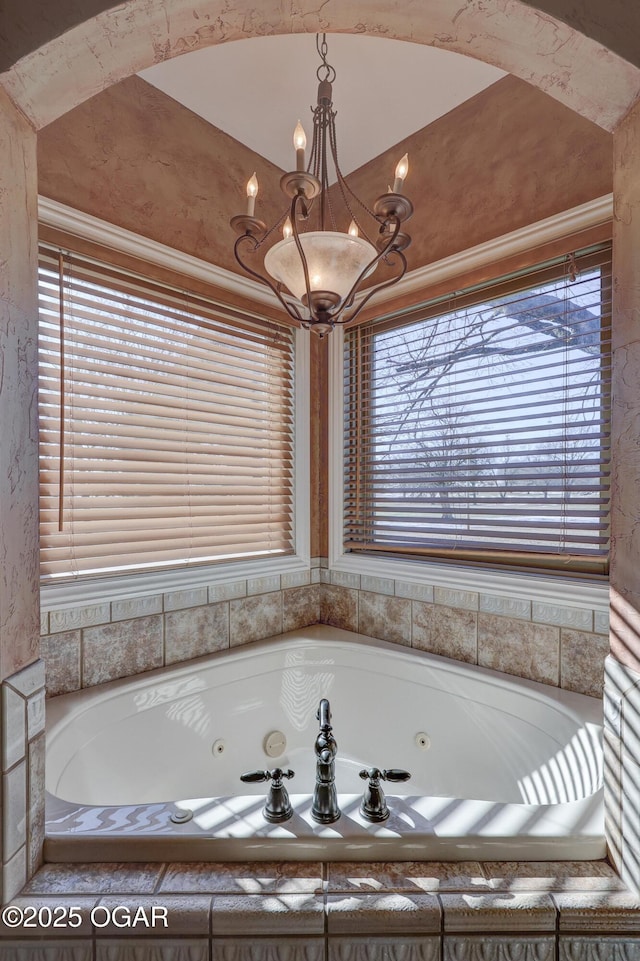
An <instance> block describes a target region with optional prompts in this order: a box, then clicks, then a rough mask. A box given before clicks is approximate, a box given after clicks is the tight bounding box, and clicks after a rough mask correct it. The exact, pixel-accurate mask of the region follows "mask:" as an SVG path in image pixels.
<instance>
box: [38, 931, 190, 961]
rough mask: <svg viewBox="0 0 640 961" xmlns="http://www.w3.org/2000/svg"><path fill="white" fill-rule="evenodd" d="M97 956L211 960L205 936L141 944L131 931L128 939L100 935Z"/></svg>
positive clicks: (100, 959) (101, 960)
mask: <svg viewBox="0 0 640 961" xmlns="http://www.w3.org/2000/svg"><path fill="white" fill-rule="evenodd" d="M95 957H96V961H209V945H208V942H207V940H206V939H204V938H166V939H165V938H163V939H162V940H161V939H160V938H157V937H156V938H149V940H146V939H145V941H144V942H143V943H141V942H140V940H139V939H138V938H132V937H131V934H130V935H129V938H126V939H125V938H122V939H112V938H104V939H103V938H98V939H97V940H96V955H95ZM55 961H58V959H55ZM64 961H66V959H64ZM73 961H75V959H73Z"/></svg>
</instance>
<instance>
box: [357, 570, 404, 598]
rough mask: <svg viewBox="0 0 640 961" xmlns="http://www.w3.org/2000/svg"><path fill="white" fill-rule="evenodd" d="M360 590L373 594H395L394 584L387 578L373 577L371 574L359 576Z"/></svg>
mask: <svg viewBox="0 0 640 961" xmlns="http://www.w3.org/2000/svg"><path fill="white" fill-rule="evenodd" d="M360 590H361V591H371V592H372V593H373V594H395V593H396V591H395V583H394V582H393V581H392V580H391V579H390V578H388V577H373V576H372V575H371V574H361V575H360Z"/></svg>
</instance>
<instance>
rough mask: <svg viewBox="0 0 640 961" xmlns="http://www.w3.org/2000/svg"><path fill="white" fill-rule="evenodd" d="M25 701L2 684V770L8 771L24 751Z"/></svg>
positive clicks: (21, 756) (22, 755)
mask: <svg viewBox="0 0 640 961" xmlns="http://www.w3.org/2000/svg"><path fill="white" fill-rule="evenodd" d="M26 724H27V702H26V701H25V699H24V698H23V697H22V695H21V694H18V693H17V692H16V691H14V690H13V688H11V687H9V686H8V685H7V684H3V685H2V770H3V771H8V770H9V768H10V767H13V765H14V764H17V762H18V761H19V760H21V758H23V757H24V753H25V741H26Z"/></svg>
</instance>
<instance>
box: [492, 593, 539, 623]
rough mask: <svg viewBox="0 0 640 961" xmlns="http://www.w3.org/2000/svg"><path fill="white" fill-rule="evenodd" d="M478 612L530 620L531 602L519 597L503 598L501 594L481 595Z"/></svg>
mask: <svg viewBox="0 0 640 961" xmlns="http://www.w3.org/2000/svg"><path fill="white" fill-rule="evenodd" d="M480 610H481V611H486V613H487V614H502V615H505V616H507V617H520V618H523V619H524V620H527V621H530V620H531V601H528V600H525V599H524V598H520V597H504V596H503V595H501V594H481V595H480Z"/></svg>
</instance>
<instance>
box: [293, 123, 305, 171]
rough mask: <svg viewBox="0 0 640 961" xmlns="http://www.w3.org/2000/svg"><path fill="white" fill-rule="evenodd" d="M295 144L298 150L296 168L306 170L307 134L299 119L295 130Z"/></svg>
mask: <svg viewBox="0 0 640 961" xmlns="http://www.w3.org/2000/svg"><path fill="white" fill-rule="evenodd" d="M293 146H294V147H295V150H296V170H304V150H305V147H306V146H307V135H306V133H305V132H304V128H303V126H302V124H301V123H300V121H299V120H298V122H297V124H296V129H295V130H294V131H293Z"/></svg>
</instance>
